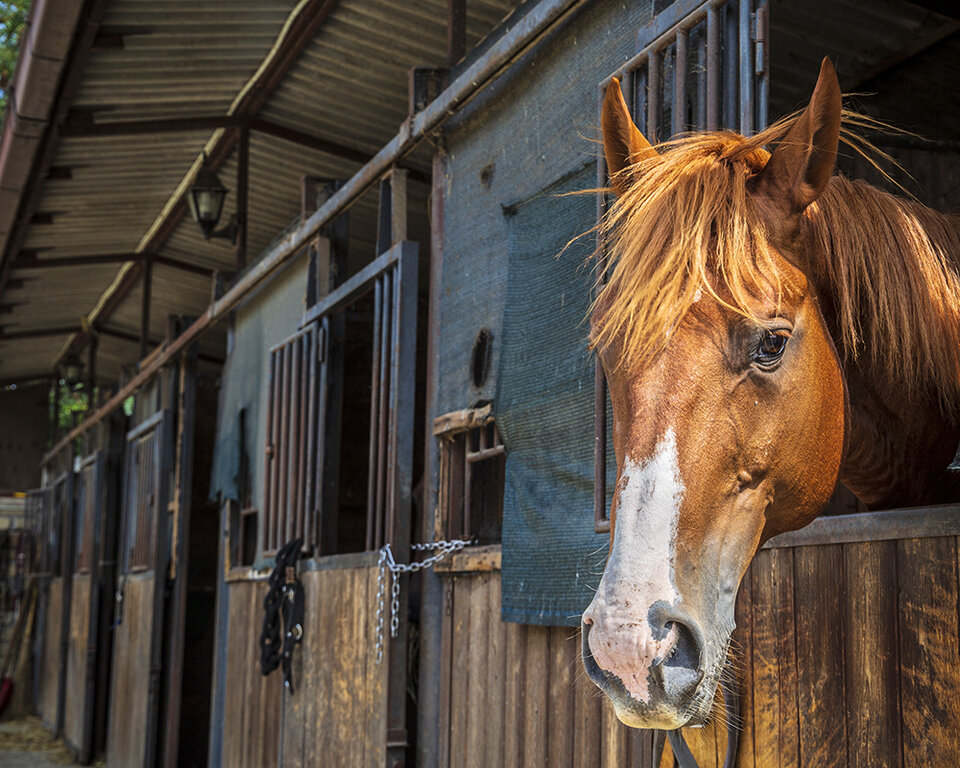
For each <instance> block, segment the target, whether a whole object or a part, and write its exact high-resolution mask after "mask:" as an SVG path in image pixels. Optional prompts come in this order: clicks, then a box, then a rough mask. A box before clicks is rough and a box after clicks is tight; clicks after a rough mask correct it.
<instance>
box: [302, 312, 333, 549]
mask: <svg viewBox="0 0 960 768" xmlns="http://www.w3.org/2000/svg"><path fill="white" fill-rule="evenodd" d="M322 335H323V328H322V327H321V326H319V325H317V326H315V327H314V328H311V329H310V331H309V333H308V334H307V402H306V409H305V410H306V413H307V424H308V425H313V424H318V429H317V431H316V432H311V431H310V430H309V429H308V430H307V448H306V452H305V456H304V459H303V465H304V467H305V468H306V469H305V472H306V475H307V478H308V482H307V484H306V485H307V489H306V497H305V498H304V503H303V507H304V515H305V519H304V522H303V526H304V530H305V531H306V533H305V534H304V536H305V537H306V541H305V542H304V544H305V545H306V547H307V549H308V555H309V556H313V555H314V554H316V552H315V551H314V548H315V547H316V546H317V544H318V542H319V541H320V537H319V531H318V530H317V517H318V514H319V513H318V511H317V509H318V507H319V504H318V503H317V496H318V490H319V489H320V488H321V485H322V483H323V465H322V464H318V463H317V460H316V449H317V447H318V446H317V435H322V434H323V432H321V431H320V429H322V427H323V423H322V420H320V421H319V423H318V414H317V410H316V407H317V406H318V405H319V404H320V403H321V402H322V401H321V400H320V397H319V392H318V391H317V389H318V387H317V368H318V366H319V365H321V362H320V359H319V358H320V349H319V343H320V337H321V336H322ZM321 410H322V409H321ZM320 439H321V441H322V438H320ZM331 514H333V512H331Z"/></svg>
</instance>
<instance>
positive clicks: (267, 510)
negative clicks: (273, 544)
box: [231, 351, 277, 565]
mask: <svg viewBox="0 0 960 768" xmlns="http://www.w3.org/2000/svg"><path fill="white" fill-rule="evenodd" d="M276 388H277V353H276V351H273V352H271V353H270V373H269V378H268V379H267V449H266V451H265V453H266V463H267V466H266V472H264V481H263V521H262V525H263V543H262V548H263V550H264V551H268V550H269V549H270V542H269V531H270V530H272V529H271V527H270V526H271V524H272V523H271V521H272V520H273V510H274V505H273V487H274V467H275V466H276V444H275V443H274V440H273V425H274V421H276V416H275V413H276V410H275V407H274V401H275V397H276ZM243 494H244V489H243V488H240V489H239V493H238V494H237V495H238V496H239V501H240V505H241V507H242V505H243V504H244V503H245V501H244V498H243ZM241 522H242V521H241ZM242 535H243V525H242V524H241V526H240V531H239V532H238V536H239V537H240V538H241V539H242ZM231 543H232V542H231ZM241 546H242V543H241ZM237 552H238V554H240V556H241V557H242V552H243V550H242V549H238V550H237ZM237 565H239V562H238V563H237Z"/></svg>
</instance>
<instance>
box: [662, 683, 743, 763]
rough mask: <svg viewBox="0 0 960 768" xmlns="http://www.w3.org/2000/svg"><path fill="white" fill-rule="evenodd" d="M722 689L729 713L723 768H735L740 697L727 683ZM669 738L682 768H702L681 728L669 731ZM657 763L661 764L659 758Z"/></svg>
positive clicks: (738, 736)
mask: <svg viewBox="0 0 960 768" xmlns="http://www.w3.org/2000/svg"><path fill="white" fill-rule="evenodd" d="M720 687H721V688H722V689H723V704H724V708H725V709H726V711H727V754H726V757H725V758H724V760H723V768H733V766H734V764H735V763H736V762H737V749H738V747H739V746H740V731H739V729H738V728H737V723H738V722H739V721H740V696H739V695H738V694H737V692H736V691H734V690H732V689H731V688H730V686H729V685H728V684H727V683H721V684H720ZM667 738H668V739H670V748H671V749H672V750H673V756H674V757H675V758H676V760H677V765H679V766H680V768H700V766H699V765H698V763H697V759H696V758H695V757H694V756H693V753H692V752H691V751H690V747H688V746H687V742H686V739H684V738H683V732H682V731H681V730H680V729H679V728H677V729H676V730H674V731H667ZM657 762H658V764H659V758H658V760H657Z"/></svg>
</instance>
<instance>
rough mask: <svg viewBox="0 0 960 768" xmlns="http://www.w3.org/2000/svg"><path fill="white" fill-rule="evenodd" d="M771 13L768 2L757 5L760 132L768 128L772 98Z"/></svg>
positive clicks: (758, 114)
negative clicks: (769, 41) (769, 23)
mask: <svg viewBox="0 0 960 768" xmlns="http://www.w3.org/2000/svg"><path fill="white" fill-rule="evenodd" d="M769 13H770V9H769V8H768V7H767V0H759V2H758V3H757V14H756V19H757V24H756V27H757V29H756V41H757V46H756V67H755V72H756V77H757V125H756V128H757V130H758V131H762V130H763V129H764V128H766V127H767V119H768V111H769V103H768V102H769V98H770V46H769V44H768V40H769V34H768V31H769V25H768V21H769Z"/></svg>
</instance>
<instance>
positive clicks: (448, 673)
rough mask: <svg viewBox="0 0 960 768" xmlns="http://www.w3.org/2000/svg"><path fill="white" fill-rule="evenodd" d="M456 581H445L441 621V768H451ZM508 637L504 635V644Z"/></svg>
mask: <svg viewBox="0 0 960 768" xmlns="http://www.w3.org/2000/svg"><path fill="white" fill-rule="evenodd" d="M455 582H456V579H453V578H447V579H443V618H442V620H441V625H442V628H441V641H440V703H439V710H440V727H439V728H438V731H439V734H438V737H437V742H438V744H437V751H438V753H439V754H438V763H439V768H450V712H451V709H452V707H453V703H452V701H451V698H450V689H451V685H452V680H451V677H452V675H453V646H454V631H453V595H454V590H453V585H454V583H455ZM505 641H506V635H505V634H504V642H505ZM499 755H500V762H501V763H502V762H503V749H502V747H501V748H500V750H499Z"/></svg>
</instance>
